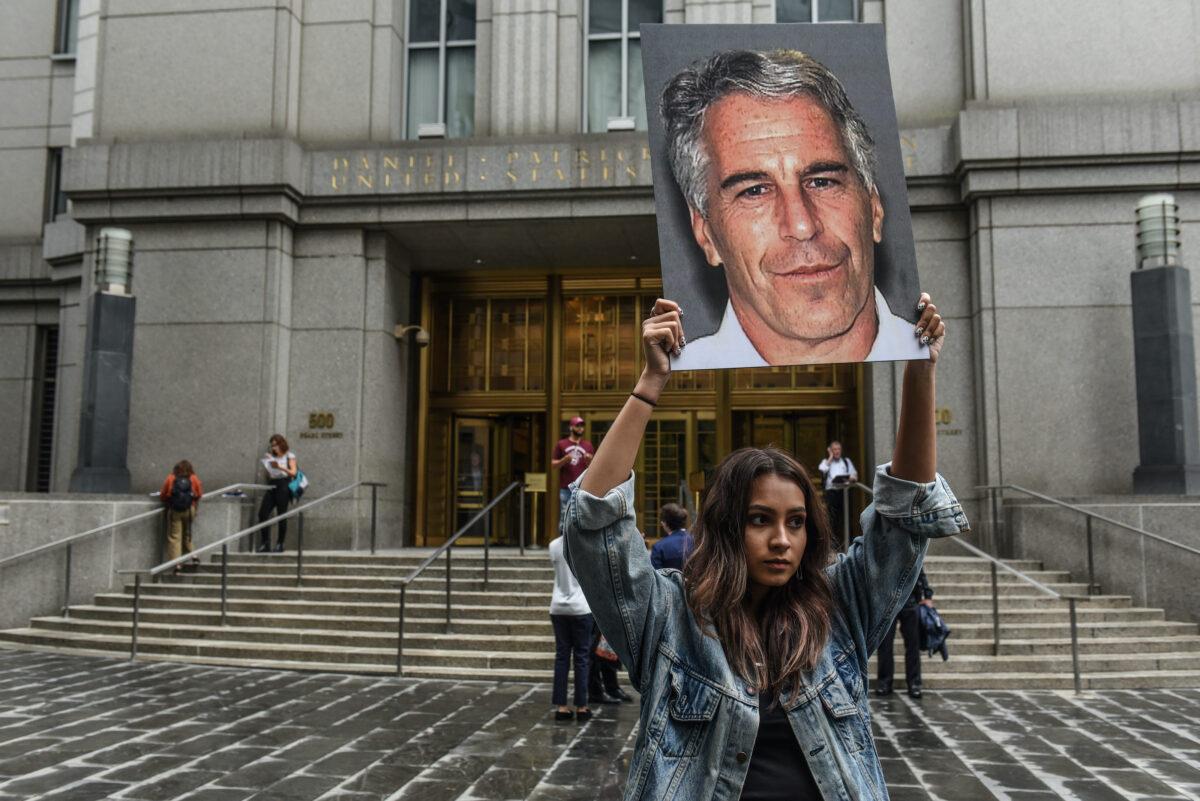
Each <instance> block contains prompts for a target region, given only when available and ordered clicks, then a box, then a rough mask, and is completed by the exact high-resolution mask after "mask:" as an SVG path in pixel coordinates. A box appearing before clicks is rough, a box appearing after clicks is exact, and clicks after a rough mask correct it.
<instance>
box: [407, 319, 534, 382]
mask: <svg viewBox="0 0 1200 801" xmlns="http://www.w3.org/2000/svg"><path fill="white" fill-rule="evenodd" d="M432 313H433V319H432V327H431V328H430V329H429V330H430V332H437V336H433V337H432V343H431V344H432V347H433V351H432V355H433V358H432V359H431V360H430V367H431V371H430V379H431V380H430V389H431V390H432V391H433V392H435V393H455V392H497V391H507V392H543V391H545V377H546V354H545V346H544V345H543V343H544V342H545V341H546V331H545V327H546V301H545V299H544V298H538V297H519V298H481V297H466V296H463V295H438V296H436V297H435V298H434V301H433V309H432Z"/></svg>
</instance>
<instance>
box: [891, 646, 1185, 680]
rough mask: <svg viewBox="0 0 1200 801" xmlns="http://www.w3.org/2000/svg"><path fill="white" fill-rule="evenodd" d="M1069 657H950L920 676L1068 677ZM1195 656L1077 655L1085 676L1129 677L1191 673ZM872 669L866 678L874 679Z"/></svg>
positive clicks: (929, 664) (929, 662) (932, 662)
mask: <svg viewBox="0 0 1200 801" xmlns="http://www.w3.org/2000/svg"><path fill="white" fill-rule="evenodd" d="M1071 664H1072V663H1071V654H1070V653H1069V652H1068V653H1066V654H1055V655H1048V654H1034V655H1030V656H1014V655H1001V656H986V655H969V654H958V653H952V654H951V656H950V659H949V660H948V661H945V662H943V661H942V659H941V657H940V656H936V655H935V656H933V657H930V658H925V659H922V660H921V675H922V676H925V675H931V676H932V675H940V674H942V673H974V674H981V673H1070V672H1071ZM1195 665H1196V654H1195V653H1190V652H1182V653H1179V652H1173V651H1172V652H1166V653H1151V654H1118V655H1113V654H1082V653H1081V654H1080V655H1079V669H1080V670H1081V671H1082V672H1084V673H1128V672H1138V671H1146V670H1191V669H1192V668H1194V667H1195ZM874 674H875V671H874V668H873V667H872V668H870V669H869V670H868V675H874Z"/></svg>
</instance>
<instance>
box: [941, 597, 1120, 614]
mask: <svg viewBox="0 0 1200 801" xmlns="http://www.w3.org/2000/svg"><path fill="white" fill-rule="evenodd" d="M933 603H934V605H935V606H937V608H938V611H939V612H940V611H942V610H947V611H948V610H952V609H953V610H979V609H983V610H988V611H990V610H991V608H992V596H991V593H989V594H987V595H943V594H942V593H938V594H937V595H935V596H934V598H933ZM1132 605H1133V598H1132V597H1130V596H1128V595H1089V596H1087V597H1086V598H1081V599H1079V608H1080V609H1083V608H1084V607H1085V606H1086V607H1091V608H1105V609H1126V608H1129V607H1131V606H1132ZM1006 609H1062V610H1066V609H1067V602H1066V601H1064V600H1059V599H1057V598H1052V597H1050V596H1049V595H1043V594H1041V593H1031V594H1028V595H1018V594H1016V593H1009V594H1002V595H1000V611H1001V612H1003V611H1004V610H1006Z"/></svg>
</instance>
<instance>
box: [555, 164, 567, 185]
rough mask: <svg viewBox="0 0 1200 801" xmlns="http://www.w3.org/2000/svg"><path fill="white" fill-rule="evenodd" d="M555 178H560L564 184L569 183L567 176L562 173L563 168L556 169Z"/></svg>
mask: <svg viewBox="0 0 1200 801" xmlns="http://www.w3.org/2000/svg"><path fill="white" fill-rule="evenodd" d="M554 177H556V178H558V180H560V181H562V182H563V183H566V182H567V174H566V173H565V172H563V171H562V167H555V168H554Z"/></svg>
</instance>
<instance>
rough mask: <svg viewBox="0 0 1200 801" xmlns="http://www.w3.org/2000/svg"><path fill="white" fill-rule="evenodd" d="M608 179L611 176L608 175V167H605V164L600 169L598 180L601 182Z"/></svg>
mask: <svg viewBox="0 0 1200 801" xmlns="http://www.w3.org/2000/svg"><path fill="white" fill-rule="evenodd" d="M610 177H611V176H610V173H609V167H608V165H607V164H605V165H604V167H603V168H601V170H600V180H601V181H607V180H608V179H609V178H610Z"/></svg>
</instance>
